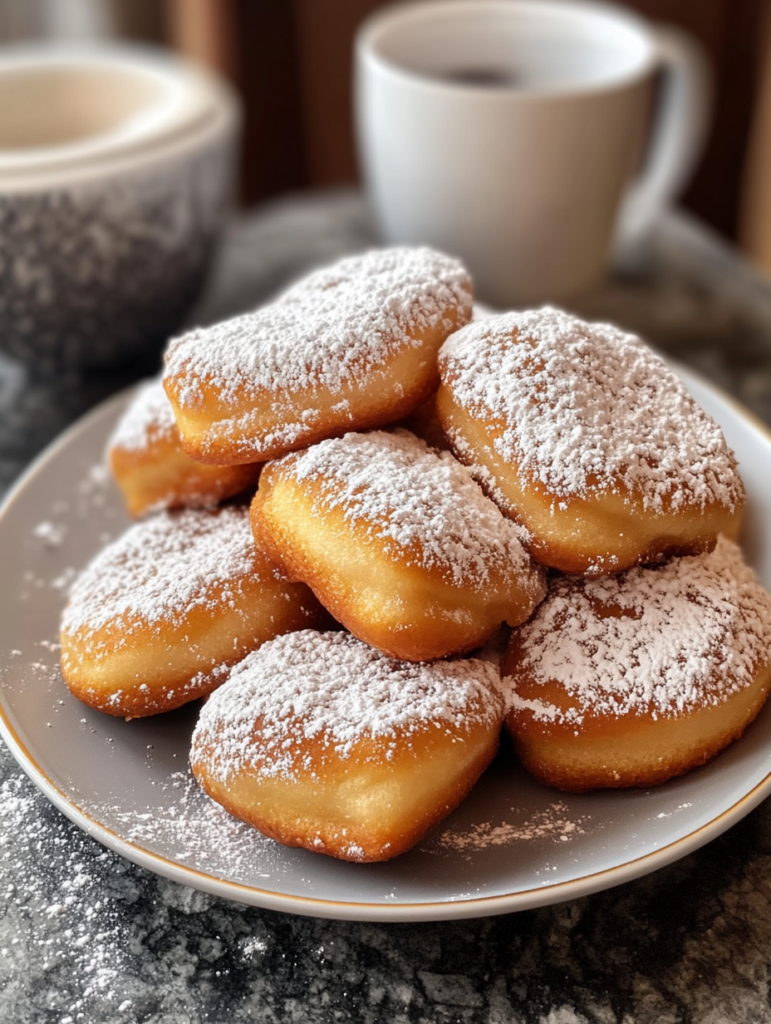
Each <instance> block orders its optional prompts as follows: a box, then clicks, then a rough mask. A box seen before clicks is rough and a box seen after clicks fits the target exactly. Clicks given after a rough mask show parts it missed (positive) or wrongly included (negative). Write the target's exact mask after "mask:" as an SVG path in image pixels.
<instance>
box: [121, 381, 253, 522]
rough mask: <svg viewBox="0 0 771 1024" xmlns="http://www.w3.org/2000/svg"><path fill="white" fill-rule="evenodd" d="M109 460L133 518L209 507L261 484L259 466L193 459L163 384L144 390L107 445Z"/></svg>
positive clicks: (140, 389) (150, 385) (142, 389)
mask: <svg viewBox="0 0 771 1024" xmlns="http://www.w3.org/2000/svg"><path fill="white" fill-rule="evenodd" d="M107 458H108V462H109V465H110V469H111V471H112V475H113V477H114V478H115V482H116V483H117V484H118V487H119V488H120V490H121V493H122V494H123V498H124V500H125V502H126V506H127V508H128V511H129V513H130V514H131V515H132V516H143V515H146V514H147V513H148V512H157V511H159V510H160V509H168V508H206V507H213V506H214V505H218V504H219V503H220V502H221V501H224V499H225V498H230V497H232V496H233V495H234V494H239V493H240V492H241V491H244V490H246V489H247V488H249V487H254V486H256V484H257V478H258V476H259V472H260V470H259V466H258V465H255V464H253V463H252V464H246V465H242V466H212V465H207V464H205V463H203V462H198V461H196V460H195V459H191V458H190V456H189V455H187V454H186V453H185V452H184V451H183V450H182V446H181V444H180V441H179V431H178V430H177V422H176V420H175V418H174V410H173V409H172V407H171V402H170V401H169V399H168V397H167V395H166V392H165V391H164V390H163V383H162V382H161V380H160V379H158V380H154V381H149V382H148V383H146V384H144V385H142V386H141V387H140V388H139V389H138V391H137V393H136V395H135V396H134V398H133V399H132V401H131V402H130V403H129V405H128V406H127V407H126V411H125V412H124V414H123V415H122V416H121V418H120V420H119V421H118V423H117V425H116V427H115V430H114V431H113V433H112V435H111V437H110V439H109V441H108V443H107Z"/></svg>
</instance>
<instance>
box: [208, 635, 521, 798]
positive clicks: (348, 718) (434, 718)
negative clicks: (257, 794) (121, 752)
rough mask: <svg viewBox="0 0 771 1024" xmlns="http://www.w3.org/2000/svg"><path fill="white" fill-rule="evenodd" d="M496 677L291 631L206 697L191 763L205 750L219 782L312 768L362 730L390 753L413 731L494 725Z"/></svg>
mask: <svg viewBox="0 0 771 1024" xmlns="http://www.w3.org/2000/svg"><path fill="white" fill-rule="evenodd" d="M497 680H498V674H497V672H496V670H495V668H494V667H493V666H492V665H489V664H488V663H486V662H483V661H475V660H466V661H440V662H433V663H414V662H404V661H399V660H397V659H395V658H389V657H388V656H387V655H385V654H382V653H381V652H379V651H376V650H374V649H373V648H371V647H368V646H367V645H366V644H363V643H361V641H359V640H356V639H355V638H354V637H352V636H350V635H349V634H347V633H317V632H315V631H313V630H303V631H301V632H298V633H291V634H288V635H286V636H283V637H279V638H278V639H276V640H272V641H270V642H269V643H267V644H264V645H263V646H262V647H261V648H260V649H259V650H258V651H255V652H253V653H252V654H249V655H247V657H246V658H244V660H243V661H242V662H240V663H239V664H238V665H236V667H235V668H234V669H233V670H232V672H231V675H230V678H229V679H228V681H227V682H226V683H225V684H224V686H222V687H221V688H220V689H219V690H217V691H216V692H215V693H214V694H213V695H212V696H211V697H210V699H209V700H208V701H207V703H206V705H205V706H204V708H203V710H202V712H201V717H200V719H199V721H198V725H197V726H196V730H195V732H194V734H193V743H192V754H191V759H192V760H193V762H194V763H195V761H196V759H197V758H200V757H203V756H204V750H205V749H206V748H207V747H208V748H210V749H209V754H208V756H207V758H206V760H207V769H208V771H209V772H210V773H211V774H212V775H213V776H214V777H215V778H217V779H219V780H220V781H221V782H223V783H227V781H228V780H229V779H231V778H232V777H233V776H234V775H236V774H237V773H239V772H241V771H243V770H244V769H245V768H252V769H259V771H260V772H261V773H262V774H263V775H277V776H288V777H293V776H295V777H296V776H297V775H298V774H302V773H311V774H313V773H314V772H315V771H316V769H318V768H319V767H320V763H321V762H322V761H323V760H324V758H325V757H326V756H334V757H335V758H346V757H349V756H350V755H351V752H352V750H353V748H354V745H355V744H356V742H357V741H358V740H360V739H361V738H362V737H365V736H367V737H379V738H382V739H385V740H386V741H388V742H389V744H390V747H391V748H392V749H396V747H397V745H399V744H404V743H405V742H409V734H410V733H411V732H414V731H415V730H425V729H426V728H447V729H452V728H454V727H456V728H463V726H464V725H465V724H468V723H469V722H471V721H479V722H488V723H491V722H495V721H496V719H498V718H499V716H501V711H502V702H501V699H500V695H499V693H498V690H497ZM258 721H259V722H260V739H259V742H257V743H255V741H254V728H255V723H256V722H258ZM309 746H310V747H312V748H313V749H314V751H315V753H314V754H309V753H308V749H309Z"/></svg>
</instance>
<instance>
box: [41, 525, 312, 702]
mask: <svg viewBox="0 0 771 1024" xmlns="http://www.w3.org/2000/svg"><path fill="white" fill-rule="evenodd" d="M321 616H322V612H321V609H320V608H319V606H318V603H317V602H316V600H315V598H314V597H313V595H312V594H311V592H310V591H309V590H308V588H307V587H305V586H303V585H301V584H289V583H286V582H283V581H281V580H279V579H278V578H277V575H276V570H275V566H273V564H272V563H271V562H270V561H269V559H268V558H267V557H266V556H265V555H264V554H263V552H262V551H260V550H259V549H258V548H257V547H256V546H255V543H254V539H253V537H252V534H251V530H250V527H249V514H248V510H247V509H246V508H243V507H226V508H222V509H219V510H211V511H209V510H206V511H204V510H192V509H188V510H184V511H182V512H161V513H159V514H158V515H157V516H153V517H151V518H149V519H145V520H143V521H141V522H139V523H137V524H135V525H134V526H132V527H130V528H129V530H127V531H126V533H124V534H123V535H122V536H121V537H119V538H118V539H117V540H116V541H114V542H113V543H112V544H109V545H108V546H107V547H106V548H104V549H103V550H102V551H101V552H100V553H99V554H98V555H97V556H96V558H95V559H94V560H93V561H92V562H91V563H90V564H89V565H88V566H87V567H86V569H85V570H84V571H83V573H82V574H81V575H80V576H79V577H78V579H77V580H76V582H75V584H74V586H73V588H72V592H71V595H70V599H69V603H68V604H67V607H66V609H65V611H64V615H63V618H62V625H61V643H62V674H63V675H64V678H65V681H66V683H67V685H68V686H69V688H70V690H71V691H72V692H73V693H74V694H75V696H76V697H78V698H79V699H80V700H82V701H84V702H85V703H86V704H88V705H90V706H91V707H94V708H96V709H97V710H99V711H105V712H107V713H108V714H111V715H120V716H122V717H127V718H136V717H141V716H143V715H152V714H155V713H156V712H159V711H168V710H171V709H172V708H175V707H179V706H180V705H181V704H184V703H186V702H187V701H190V700H194V699H195V698H196V697H200V696H202V695H204V694H206V693H209V692H210V691H211V690H213V689H214V688H215V687H216V686H218V685H219V684H220V683H221V682H222V680H223V679H224V676H225V673H226V671H227V668H228V666H230V665H232V664H233V663H234V662H236V661H238V660H239V659H241V658H243V657H244V655H245V654H247V653H248V652H249V651H252V650H254V649H255V648H256V647H259V646H260V644H262V643H264V642H265V641H266V640H270V639H272V638H273V637H275V636H277V635H278V634H279V633H285V632H288V631H290V630H293V629H303V628H305V627H308V626H315V625H317V624H318V623H319V622H320V621H321Z"/></svg>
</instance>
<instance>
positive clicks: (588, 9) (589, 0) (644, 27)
mask: <svg viewBox="0 0 771 1024" xmlns="http://www.w3.org/2000/svg"><path fill="white" fill-rule="evenodd" d="M485 9H486V10H487V11H500V12H503V13H505V14H507V15H510V14H512V12H519V13H529V12H532V13H533V14H536V15H541V16H543V15H547V16H548V15H549V14H551V15H554V14H556V13H558V12H564V13H566V14H568V15H570V16H571V17H572V18H574V19H579V18H581V17H585V18H587V20H588V17H592V18H598V17H604V18H606V19H613V20H614V21H615V22H616V24H617V25H618V26H621V27H623V28H625V29H626V30H627V31H630V32H632V33H634V34H635V35H636V36H637V38H638V39H639V40H640V42H641V43H642V44H643V46H644V49H645V52H644V55H643V57H642V58H641V59H640V60H639V61H637V62H636V63H635V64H634V65H630V66H629V67H628V68H627V69H624V70H622V71H619V72H617V73H616V74H614V75H609V76H607V77H606V78H603V79H602V80H600V81H592V80H587V81H581V80H580V79H577V80H576V81H573V82H567V83H566V82H560V83H555V84H553V85H539V86H534V87H532V88H531V87H528V88H527V89H522V88H518V87H517V86H516V85H512V86H506V85H495V86H494V87H485V86H484V85H482V86H480V85H476V84H475V85H470V84H467V83H464V82H460V81H453V80H452V79H448V78H440V77H437V76H436V75H435V74H432V73H431V72H430V71H425V72H423V71H416V70H413V69H411V68H408V67H406V66H404V65H403V64H400V63H398V62H396V61H394V60H393V59H391V58H389V57H386V56H384V55H383V53H382V52H381V51H380V49H379V47H380V46H381V45H382V38H381V37H382V36H383V35H384V34H385V33H387V32H388V31H389V30H392V29H397V28H401V27H403V26H404V25H405V24H408V23H409V22H420V21H423V22H425V21H427V20H433V21H437V20H439V19H443V18H445V17H446V16H447V15H448V14H451V13H452V12H453V11H456V12H457V11H460V10H465V11H466V12H468V13H472V12H476V13H478V12H479V11H480V10H485ZM355 49H356V55H357V57H358V59H359V60H360V61H361V62H362V63H366V64H367V65H369V66H370V67H371V68H373V69H376V70H377V71H378V72H380V73H382V74H384V75H387V76H389V77H390V78H392V79H394V80H397V81H399V80H400V81H401V82H402V84H405V85H409V86H411V87H412V88H421V89H422V90H424V91H425V92H434V93H436V94H438V95H447V96H452V97H453V98H454V99H457V98H459V97H466V98H469V99H473V100H474V101H476V102H501V101H504V102H506V103H512V102H516V103H533V102H534V101H541V100H545V101H550V100H564V99H569V98H574V97H579V96H592V95H597V94H599V93H608V92H613V91H615V90H617V89H619V88H625V87H628V86H631V85H636V84H637V83H639V82H640V81H642V80H644V79H645V78H647V77H648V76H649V75H650V74H651V72H652V71H653V70H654V68H655V67H656V64H657V61H658V47H657V43H656V33H655V29H654V28H653V26H652V25H651V24H650V23H649V22H646V20H645V19H644V18H642V17H640V16H639V15H637V14H636V13H635V12H634V11H630V10H628V9H626V8H624V7H620V6H618V5H616V4H614V3H607V2H605V0H418V2H414V0H402V2H399V3H395V4H391V5H389V6H388V7H385V8H383V9H381V10H379V11H375V13H374V14H371V15H370V16H369V17H368V18H366V19H365V20H364V21H363V22H362V24H361V25H360V26H359V29H358V31H357V33H356V47H355Z"/></svg>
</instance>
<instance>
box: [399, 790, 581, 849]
mask: <svg viewBox="0 0 771 1024" xmlns="http://www.w3.org/2000/svg"><path fill="white" fill-rule="evenodd" d="M518 819H519V820H518ZM589 820H590V819H589V817H588V816H586V815H581V816H579V817H577V818H573V817H571V815H570V811H569V808H568V806H567V804H565V803H563V802H561V801H557V802H555V803H553V804H550V805H549V806H548V807H546V808H544V809H542V810H538V811H534V812H533V813H532V814H530V815H529V816H526V817H524V819H523V817H522V814H521V812H520V811H519V810H518V809H517V808H516V807H512V808H511V820H510V821H499V822H498V823H497V824H495V823H494V822H492V821H485V822H480V823H479V824H474V825H471V826H470V827H469V828H465V829H450V828H448V829H445V830H443V831H442V832H440V833H439V835H436V836H435V837H433V838H432V839H430V840H429V841H428V842H426V843H423V844H421V846H420V847H419V849H420V850H421V852H424V853H432V854H457V853H460V854H465V855H467V856H468V859H469V860H471V855H472V854H473V853H476V852H478V851H480V850H486V849H490V848H491V847H494V846H512V845H514V844H516V843H523V842H524V843H531V842H533V841H535V840H542V839H552V840H553V841H554V842H555V843H567V842H570V840H571V839H574V838H576V837H578V836H582V835H586V826H587V823H588V822H589Z"/></svg>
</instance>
